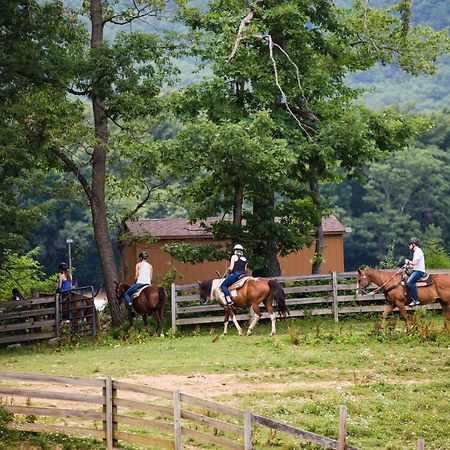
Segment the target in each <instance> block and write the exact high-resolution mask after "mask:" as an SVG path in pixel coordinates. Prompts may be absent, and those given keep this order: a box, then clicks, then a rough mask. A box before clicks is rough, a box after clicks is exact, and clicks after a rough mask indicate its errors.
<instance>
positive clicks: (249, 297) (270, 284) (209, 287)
mask: <svg viewBox="0 0 450 450" xmlns="http://www.w3.org/2000/svg"><path fill="white" fill-rule="evenodd" d="M222 282H223V278H222V279H215V280H206V281H203V282H201V283H199V288H200V301H201V302H202V303H203V304H204V303H206V302H207V301H208V300H209V299H215V300H216V301H217V302H218V303H219V304H220V305H221V306H223V308H224V310H225V318H224V326H223V334H224V335H226V334H227V329H228V322H229V320H230V318H231V319H232V320H233V322H234V324H235V325H236V328H237V330H238V333H239V336H242V328H241V327H240V325H239V323H238V321H237V318H236V314H235V313H234V311H233V309H232V308H231V307H229V306H228V305H227V304H226V302H225V298H224V296H223V292H222V290H221V289H220V285H221V284H222ZM231 290H233V286H231V287H230V291H231ZM274 300H276V302H277V308H278V312H279V314H280V315H281V316H286V315H288V314H289V311H288V309H287V306H286V300H285V296H284V291H283V288H282V287H281V285H280V284H279V283H278V282H277V281H275V280H270V281H267V280H265V279H264V278H251V279H250V280H248V281H247V282H246V283H245V284H244V285H243V286H242V287H241V288H239V289H238V290H237V291H236V296H233V302H234V305H235V307H237V308H251V309H250V313H252V312H253V313H254V314H253V316H254V317H253V318H252V320H251V322H250V326H249V327H248V330H247V336H250V335H251V334H252V332H253V328H254V327H255V325H256V324H257V323H258V320H259V318H260V317H261V312H260V308H259V305H260V303H264V306H265V307H266V311H267V312H268V314H269V317H270V320H271V322H272V331H271V332H270V336H273V335H274V334H275V333H276V328H275V313H274V311H273V301H274Z"/></svg>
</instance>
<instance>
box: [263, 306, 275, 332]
mask: <svg viewBox="0 0 450 450" xmlns="http://www.w3.org/2000/svg"><path fill="white" fill-rule="evenodd" d="M265 305H266V310H267V313H268V314H269V318H270V323H271V324H272V331H271V332H270V334H269V336H273V335H274V334H275V333H276V332H277V329H276V327H275V321H276V315H275V313H274V312H273V306H272V302H271V301H269V300H266V302H265Z"/></svg>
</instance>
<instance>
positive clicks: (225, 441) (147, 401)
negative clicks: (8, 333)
mask: <svg viewBox="0 0 450 450" xmlns="http://www.w3.org/2000/svg"><path fill="white" fill-rule="evenodd" d="M0 397H1V404H2V405H3V408H4V409H5V410H6V411H8V412H9V413H11V414H12V415H13V420H11V421H10V422H8V425H7V426H8V428H9V429H10V430H18V431H31V432H45V433H60V434H65V435H72V436H82V437H92V438H95V439H98V440H103V441H104V442H105V447H106V448H108V449H112V448H114V447H115V446H116V445H118V443H119V441H123V442H127V443H131V444H138V445H139V446H145V447H148V448H155V449H175V450H181V449H183V445H184V444H188V443H206V444H213V445H214V446H218V447H219V448H224V449H236V450H251V449H253V448H258V447H259V446H261V443H260V444H258V442H257V441H258V439H259V440H261V441H266V440H267V436H263V433H260V432H259V431H260V429H261V428H262V429H263V430H266V431H267V430H276V431H277V432H279V433H283V435H285V434H287V435H290V436H291V437H292V438H293V439H301V440H303V441H307V442H311V443H315V444H319V445H321V446H322V447H323V448H326V449H339V450H357V449H356V447H352V446H350V445H348V444H347V443H346V440H347V436H346V420H347V409H346V407H345V406H341V408H340V418H339V433H337V434H339V439H337V440H335V439H331V438H328V437H325V436H320V435H318V434H315V433H312V432H309V431H305V430H301V429H298V428H295V427H293V426H290V425H287V424H284V423H281V422H277V421H275V420H272V419H269V418H267V417H263V416H260V415H256V414H253V413H252V412H251V411H243V410H240V409H237V408H233V407H231V406H226V405H222V404H218V403H215V402H211V401H208V400H203V399H200V398H197V397H193V396H192V395H188V394H184V393H182V392H180V391H168V390H163V389H157V388H152V387H149V386H143V385H135V384H129V383H123V382H120V381H116V380H112V379H111V378H110V377H107V378H106V379H87V378H72V377H60V376H46V375H34V374H25V373H13V372H0ZM256 427H257V428H258V433H254V430H255V428H256ZM272 433H273V431H272ZM256 434H258V436H256Z"/></svg>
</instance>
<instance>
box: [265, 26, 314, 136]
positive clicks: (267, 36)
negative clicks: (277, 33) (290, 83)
mask: <svg viewBox="0 0 450 450" xmlns="http://www.w3.org/2000/svg"><path fill="white" fill-rule="evenodd" d="M264 37H265V39H267V40H268V41H269V56H270V60H271V61H272V66H273V70H274V75H275V84H276V85H277V88H278V90H279V91H280V94H281V98H282V99H283V101H284V104H285V105H286V109H287V110H288V111H289V114H290V115H291V116H292V117H293V118H294V119H295V121H296V122H297V124H298V126H299V127H300V129H301V130H302V131H303V132H304V133H305V134H306V136H308V138H309V139H311V135H310V134H309V133H308V130H307V129H306V128H305V126H303V124H302V123H301V122H300V120H298V118H297V116H296V115H295V114H294V113H293V112H292V109H291V107H290V106H289V103H288V101H287V96H286V94H285V93H284V91H283V88H282V87H281V85H280V81H279V77H278V69H277V63H276V61H275V58H274V56H273V47H274V44H273V40H272V36H270V34H267V35H266V36H264Z"/></svg>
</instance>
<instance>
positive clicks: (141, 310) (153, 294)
mask: <svg viewBox="0 0 450 450" xmlns="http://www.w3.org/2000/svg"><path fill="white" fill-rule="evenodd" d="M129 287H130V285H129V284H126V283H116V298H117V301H118V302H120V301H121V300H122V301H124V302H125V298H124V296H123V294H125V292H126V291H127V290H128V288H129ZM131 300H132V302H133V308H127V309H128V321H129V323H130V327H132V326H133V319H134V312H133V311H135V312H136V313H137V314H139V315H140V316H142V320H143V321H144V326H145V327H146V328H148V319H147V316H148V315H149V314H151V315H152V316H153V318H154V319H155V322H156V331H155V334H156V335H158V334H159V332H160V331H161V327H162V320H163V316H164V309H165V307H166V303H167V292H166V291H165V289H164V288H162V287H158V286H147V287H146V288H144V289H142V290H141V291H140V293H139V296H138V297H134V296H132V298H131Z"/></svg>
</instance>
